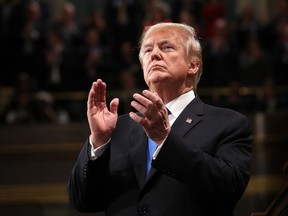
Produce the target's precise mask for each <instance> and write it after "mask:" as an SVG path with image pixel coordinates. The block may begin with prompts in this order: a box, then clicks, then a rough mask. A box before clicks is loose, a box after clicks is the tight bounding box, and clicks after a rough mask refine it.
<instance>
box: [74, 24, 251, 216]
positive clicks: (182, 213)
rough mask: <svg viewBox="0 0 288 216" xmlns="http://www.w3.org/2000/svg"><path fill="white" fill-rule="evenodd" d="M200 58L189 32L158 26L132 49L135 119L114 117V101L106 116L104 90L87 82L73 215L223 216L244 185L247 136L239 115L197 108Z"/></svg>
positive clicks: (176, 26) (227, 214)
mask: <svg viewBox="0 0 288 216" xmlns="http://www.w3.org/2000/svg"><path fill="white" fill-rule="evenodd" d="M201 58H202V57H201V47H200V44H199V41H198V40H197V39H196V35H195V32H194V29H193V28H192V27H189V26H186V25H183V24H176V23H159V24H156V25H154V26H152V27H150V28H149V29H148V30H147V31H146V32H144V33H143V36H142V38H141V41H140V53H139V59H140V62H141V64H142V68H143V72H144V79H145V82H146V83H147V85H148V87H149V90H144V91H143V92H142V94H138V93H135V94H134V95H133V98H134V101H132V102H131V106H132V107H133V108H135V109H136V110H137V111H138V113H134V112H131V113H129V115H123V116H120V117H118V115H117V108H118V104H119V99H117V98H115V99H113V100H112V101H111V103H110V108H109V109H108V107H107V105H106V84H105V83H104V82H103V81H102V80H97V81H96V82H94V83H93V85H92V88H91V90H90V93H89V96H88V103H87V104H88V105H87V109H88V110H87V116H88V122H89V126H90V130H91V135H90V137H89V139H88V140H87V142H86V144H85V145H84V147H83V149H82V151H81V153H80V155H79V158H78V160H77V162H76V164H75V166H74V168H73V171H72V174H71V177H70V180H69V185H68V194H69V200H70V203H71V204H72V205H73V206H74V207H75V208H76V209H78V210H79V211H81V212H97V211H105V213H106V215H113V216H116V215H117V216H136V215H150V216H152V215H153V216H175V215H179V216H187V215H191V216H212V215H217V216H231V215H233V209H234V207H235V205H236V203H237V201H238V200H239V198H240V197H241V195H242V194H243V192H244V190H245V188H246V186H247V183H248V181H249V176H250V173H249V163H250V157H251V143H252V131H251V127H250V124H249V121H248V119H247V118H246V117H244V116H243V115H241V114H239V113H237V112H234V111H232V110H227V109H221V108H217V107H213V106H210V105H207V104H205V103H203V102H202V101H201V100H200V98H199V97H198V95H197V94H196V88H197V84H198V81H199V79H200V75H201V70H202V60H201ZM168 110H169V111H168ZM153 144H154V145H155V146H156V147H155V149H156V150H155V149H152V147H151V146H153ZM150 150H151V151H150ZM150 156H152V159H150ZM150 160H152V166H151V168H150ZM146 162H148V164H146Z"/></svg>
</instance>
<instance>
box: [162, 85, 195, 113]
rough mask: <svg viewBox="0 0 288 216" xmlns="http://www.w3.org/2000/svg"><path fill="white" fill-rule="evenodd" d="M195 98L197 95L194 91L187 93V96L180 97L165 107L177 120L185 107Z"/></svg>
mask: <svg viewBox="0 0 288 216" xmlns="http://www.w3.org/2000/svg"><path fill="white" fill-rule="evenodd" d="M194 98H195V93H194V91H193V90H190V91H188V92H186V93H185V94H182V95H180V96H179V97H177V98H175V99H174V100H172V101H170V102H169V103H167V104H166V105H165V106H166V107H167V109H169V111H170V112H171V114H172V115H173V116H174V117H175V118H177V117H178V116H179V115H180V113H181V112H182V111H183V110H184V109H185V107H186V106H187V105H188V104H189V103H190V102H191V101H192V100H193V99H194Z"/></svg>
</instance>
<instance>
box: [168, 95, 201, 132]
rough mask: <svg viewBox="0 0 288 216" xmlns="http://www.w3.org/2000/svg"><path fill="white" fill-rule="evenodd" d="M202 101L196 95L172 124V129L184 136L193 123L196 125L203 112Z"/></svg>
mask: <svg viewBox="0 0 288 216" xmlns="http://www.w3.org/2000/svg"><path fill="white" fill-rule="evenodd" d="M203 106H204V103H203V102H202V101H201V100H200V99H199V97H198V96H196V97H195V98H194V100H193V101H191V102H190V103H189V104H188V105H187V107H186V108H185V109H184V110H183V112H182V113H181V114H180V115H179V116H178V118H177V119H176V121H175V122H174V124H173V126H172V130H177V133H178V132H179V133H180V134H181V135H182V136H185V134H186V133H188V132H189V130H191V129H192V128H193V127H194V126H195V125H197V124H198V123H199V122H200V121H201V119H202V116H203V114H204V110H203Z"/></svg>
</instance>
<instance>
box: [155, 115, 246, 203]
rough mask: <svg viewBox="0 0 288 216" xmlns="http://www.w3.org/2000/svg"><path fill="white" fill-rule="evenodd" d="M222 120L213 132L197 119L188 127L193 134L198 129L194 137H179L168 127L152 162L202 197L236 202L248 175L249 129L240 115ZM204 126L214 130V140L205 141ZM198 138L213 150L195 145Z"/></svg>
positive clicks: (207, 139)
mask: <svg viewBox="0 0 288 216" xmlns="http://www.w3.org/2000/svg"><path fill="white" fill-rule="evenodd" d="M224 120H225V119H224ZM226 122H227V123H224V124H223V125H221V126H220V124H222V122H219V126H217V127H215V128H218V129H215V130H218V131H217V132H215V131H212V129H211V128H209V127H210V126H209V124H207V123H206V124H205V123H203V124H204V125H205V126H203V127H202V126H201V122H200V123H199V125H197V127H198V126H199V127H198V128H195V129H194V128H193V129H192V130H194V135H196V136H197V135H198V134H199V133H200V131H202V134H203V135H202V137H203V138H201V137H200V135H199V136H198V140H197V139H193V137H190V138H189V139H187V138H185V137H181V136H180V135H179V134H176V133H175V132H174V131H173V130H172V131H171V133H170V134H169V136H168V138H167V139H166V141H165V143H164V145H163V147H162V149H161V151H160V152H159V154H158V156H157V158H156V160H154V161H153V164H152V165H153V166H154V167H155V168H156V169H158V170H160V171H161V172H163V173H165V174H166V175H169V176H171V177H173V178H176V179H178V180H179V181H182V182H183V183H185V184H188V185H189V186H190V187H191V189H192V190H193V191H196V193H199V197H201V196H202V197H203V199H205V200H206V199H212V200H219V202H222V201H223V202H224V203H226V202H229V201H232V200H233V202H235V201H237V200H238V199H239V198H240V197H241V195H242V194H243V192H244V191H245V188H246V186H247V184H248V181H249V178H250V173H249V170H250V159H251V151H252V149H251V143H252V130H251V126H250V123H249V120H248V119H247V118H246V117H244V116H242V115H237V117H234V118H232V119H229V118H228V119H227V121H226ZM204 129H205V131H206V133H217V136H215V137H217V139H215V137H213V139H211V140H209V139H210V138H209V136H208V135H207V134H206V135H205V133H204V132H203V130H204ZM206 129H208V130H206ZM195 131H196V132H195ZM207 137H208V138H207ZM199 139H201V140H205V141H204V142H205V143H210V144H209V145H210V147H211V148H213V151H212V152H206V151H205V150H204V149H202V148H201V147H199V145H198V144H199V143H198V142H199ZM200 142H201V141H200ZM200 146H201V145H200Z"/></svg>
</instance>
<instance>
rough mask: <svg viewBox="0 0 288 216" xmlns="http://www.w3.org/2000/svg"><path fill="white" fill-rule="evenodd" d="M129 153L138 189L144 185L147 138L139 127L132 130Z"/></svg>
mask: <svg viewBox="0 0 288 216" xmlns="http://www.w3.org/2000/svg"><path fill="white" fill-rule="evenodd" d="M129 142H130V143H129V145H130V148H129V153H130V157H131V161H132V165H133V169H134V172H135V175H136V178H137V181H138V183H139V185H140V187H143V185H144V184H145V175H146V174H145V172H146V152H147V136H146V134H145V132H144V130H143V129H142V127H141V126H139V127H138V126H136V127H134V128H133V129H132V131H131V134H130V140H129Z"/></svg>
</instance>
